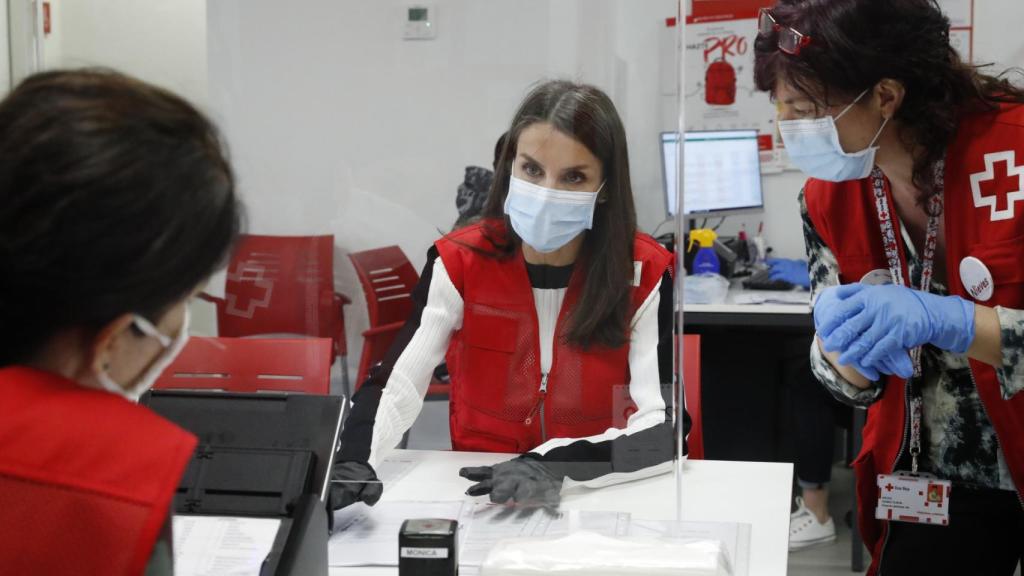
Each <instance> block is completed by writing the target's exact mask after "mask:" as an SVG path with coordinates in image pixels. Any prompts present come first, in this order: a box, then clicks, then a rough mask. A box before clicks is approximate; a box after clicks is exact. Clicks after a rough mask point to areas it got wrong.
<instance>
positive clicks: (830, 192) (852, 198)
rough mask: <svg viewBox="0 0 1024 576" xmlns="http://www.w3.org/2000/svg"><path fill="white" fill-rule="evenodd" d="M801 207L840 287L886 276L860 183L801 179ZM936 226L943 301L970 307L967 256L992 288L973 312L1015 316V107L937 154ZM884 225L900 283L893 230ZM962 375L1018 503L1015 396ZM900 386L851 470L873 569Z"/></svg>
mask: <svg viewBox="0 0 1024 576" xmlns="http://www.w3.org/2000/svg"><path fill="white" fill-rule="evenodd" d="M886 184H887V186H886V190H887V194H889V206H890V207H893V206H895V204H894V203H893V200H892V196H891V192H889V191H888V183H886ZM805 199H806V202H807V210H808V213H809V215H810V218H811V220H812V222H813V223H814V227H815V229H816V230H817V231H818V233H819V234H820V235H821V237H822V239H823V240H824V241H825V243H826V244H827V245H828V246H829V248H831V249H832V251H833V253H834V254H835V256H836V259H837V260H838V263H839V271H840V281H841V282H842V283H843V284H848V283H852V282H858V281H860V279H861V278H862V277H863V276H864V275H865V274H867V273H868V272H870V271H872V270H878V269H884V270H888V263H887V260H886V258H885V252H884V250H883V248H882V240H881V235H880V232H879V223H878V215H877V212H876V209H875V205H874V196H873V192H872V188H871V180H870V178H869V179H865V180H859V181H854V182H842V183H831V182H822V181H819V180H814V179H811V180H808V181H807V186H806V188H805ZM944 220H945V222H944V223H945V227H946V270H947V272H946V276H947V278H946V284H947V285H948V286H949V292H950V294H954V295H957V296H960V297H963V298H966V299H972V296H971V294H970V293H969V291H968V289H967V287H965V286H964V285H963V284H962V282H961V280H960V274H959V270H960V262H961V261H962V260H963V259H964V258H966V257H968V256H974V257H976V258H978V259H980V260H981V261H982V262H984V263H985V265H986V266H987V267H988V269H989V271H990V272H991V274H992V280H993V282H994V284H995V287H994V292H993V295H992V297H991V298H990V299H989V300H987V301H984V302H981V301H979V302H978V303H979V304H982V305H985V306H992V307H994V306H1003V307H1006V308H1015V309H1021V308H1024V106H1019V105H1006V106H1004V107H1003V108H1002V110H1001V111H1000V112H998V113H990V114H981V115H975V116H972V117H969V118H967V119H965V120H964V121H963V122H962V123H961V125H960V127H959V130H958V132H957V135H956V138H955V141H954V142H953V143H952V145H951V146H950V147H949V149H948V151H947V154H946V174H945V212H944ZM893 224H894V225H895V226H896V239H897V242H898V243H899V248H900V251H901V254H902V255H903V256H902V259H903V262H904V274H905V275H906V264H905V263H906V251H905V247H904V245H903V240H902V236H901V232H900V230H899V221H898V220H895V221H894V222H893ZM1022 369H1024V368H1022ZM971 370H972V372H973V374H974V379H975V381H976V383H977V388H978V395H979V396H980V398H981V401H982V403H983V404H984V406H985V411H986V412H987V413H988V416H989V419H990V420H991V421H992V426H993V427H994V428H995V431H996V435H997V437H998V438H999V444H1000V446H1001V447H1002V451H1003V455H1004V456H1005V457H1006V463H1007V465H1008V467H1009V469H1010V474H1011V476H1012V477H1013V481H1014V484H1015V485H1016V487H1017V492H1018V495H1019V494H1022V493H1024V393H1018V394H1016V395H1015V396H1013V397H1012V398H1010V399H1008V400H1007V399H1004V398H1003V396H1002V392H1001V389H1000V386H999V382H998V380H997V378H996V372H995V369H994V368H993V367H992V366H989V365H987V364H984V363H981V362H977V361H975V360H971ZM905 384H906V383H905V381H903V380H901V379H899V378H896V377H890V378H889V379H888V381H887V382H886V383H885V390H884V392H883V393H882V396H881V397H880V398H879V400H878V401H877V402H875V403H874V404H872V405H871V407H870V408H869V410H868V418H867V424H866V425H865V427H864V448H863V450H862V451H861V453H860V455H859V456H858V458H857V461H856V462H855V473H856V475H857V494H858V502H859V505H860V510H859V511H858V513H859V515H860V526H861V533H862V535H863V537H864V541H865V543H867V544H868V546H869V547H871V548H872V549H873V550H874V554H873V556H874V558H876V563H877V558H878V557H879V553H880V552H881V546H882V543H883V541H884V534H885V532H884V531H885V525H884V524H883V523H882V522H880V521H877V520H875V518H874V514H875V506H876V503H877V498H878V494H877V487H876V484H875V475H876V474H888V473H891V472H892V471H893V467H894V465H895V463H896V458H897V455H898V454H899V451H900V447H901V445H902V442H903V441H904V438H903V431H904V427H905V425H906V419H907V417H908V416H907V411H906V410H905V402H906V386H905ZM1022 502H1024V499H1022ZM875 566H876V564H873V565H872V569H871V572H870V573H874V571H875V569H876V568H875Z"/></svg>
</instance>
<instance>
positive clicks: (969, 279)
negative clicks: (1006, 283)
mask: <svg viewBox="0 0 1024 576" xmlns="http://www.w3.org/2000/svg"><path fill="white" fill-rule="evenodd" d="M960 282H962V283H963V285H964V289H966V290H967V293H968V294H970V295H971V297H972V298H974V299H975V300H977V301H978V302H985V301H987V300H988V299H989V298H991V297H992V289H993V288H994V287H995V283H994V282H993V280H992V273H991V272H989V270H988V266H985V263H984V262H982V261H981V260H978V259H977V258H975V257H974V256H968V257H967V258H964V259H963V260H961V261H960Z"/></svg>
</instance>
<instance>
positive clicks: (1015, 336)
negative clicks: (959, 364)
mask: <svg viewBox="0 0 1024 576" xmlns="http://www.w3.org/2000/svg"><path fill="white" fill-rule="evenodd" d="M996 314H998V315H999V327H1000V329H1001V331H1002V336H1003V365H1002V366H1001V367H999V368H996V376H997V377H998V378H999V386H1000V387H1001V388H1002V389H1003V398H1004V399H1006V400H1009V399H1010V398H1012V397H1013V396H1014V395H1015V394H1018V393H1020V391H1021V390H1024V310H1013V309H1011V308H1003V307H1002V306H996Z"/></svg>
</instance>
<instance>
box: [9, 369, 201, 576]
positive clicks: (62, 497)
mask: <svg viewBox="0 0 1024 576" xmlns="http://www.w3.org/2000/svg"><path fill="white" fill-rule="evenodd" d="M0 392H2V394H3V399H2V401H0V573H3V574H81V575H93V574H95V575H100V574H102V575H104V576H107V575H111V576H138V575H141V574H142V573H143V572H144V570H145V568H146V564H147V563H148V561H149V557H150V555H151V554H152V551H153V545H154V543H155V542H156V540H157V537H158V536H159V534H160V531H161V529H162V528H163V525H164V523H165V521H166V520H167V515H168V512H169V509H170V505H171V499H172V498H173V496H174V493H175V490H177V488H178V482H179V480H180V479H181V475H182V473H183V472H184V470H185V466H186V464H187V463H188V461H189V458H190V457H191V456H192V451H193V449H194V448H195V445H196V439H195V437H193V436H192V435H191V434H189V433H188V432H186V431H184V430H182V429H180V428H178V427H177V426H175V425H174V424H171V423H170V422H168V421H166V420H164V419H163V418H161V417H159V416H157V415H156V414H154V413H153V412H151V411H149V410H148V409H146V408H144V407H142V406H139V405H137V404H133V403H131V402H129V401H127V400H124V399H122V398H120V397H117V396H115V395H113V394H109V393H107V392H102V391H99V390H91V389H88V388H84V387H82V386H80V385H78V384H76V383H74V382H72V381H70V380H66V379H64V378H62V377H60V376H56V375H54V374H50V373H46V372H40V371H38V370H33V369H29V368H21V367H12V368H3V369H0Z"/></svg>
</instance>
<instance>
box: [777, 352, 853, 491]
mask: <svg viewBox="0 0 1024 576" xmlns="http://www.w3.org/2000/svg"><path fill="white" fill-rule="evenodd" d="M800 345H801V347H802V348H806V350H804V353H803V356H802V357H801V356H798V357H797V358H798V359H797V360H796V361H795V362H793V363H792V364H791V365H790V366H789V367H788V369H787V371H788V372H789V374H788V375H787V378H788V381H789V382H792V391H793V392H792V394H793V418H794V420H793V429H794V432H795V435H794V436H795V439H796V477H797V480H799V481H800V483H801V485H808V484H818V485H821V484H827V483H828V482H829V480H831V479H832V463H833V462H834V460H835V453H834V452H835V441H834V439H835V427H836V425H837V424H838V425H840V426H847V427H848V426H849V423H850V418H851V414H850V410H851V408H850V407H849V406H846V405H844V404H841V403H840V402H839V401H838V400H836V399H835V398H833V397H832V395H831V394H829V392H828V391H827V390H825V387H824V386H822V385H821V383H820V382H818V380H817V378H815V377H814V374H813V373H811V363H810V355H809V350H810V342H809V341H807V342H806V343H805V342H803V341H801V342H800Z"/></svg>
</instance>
